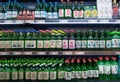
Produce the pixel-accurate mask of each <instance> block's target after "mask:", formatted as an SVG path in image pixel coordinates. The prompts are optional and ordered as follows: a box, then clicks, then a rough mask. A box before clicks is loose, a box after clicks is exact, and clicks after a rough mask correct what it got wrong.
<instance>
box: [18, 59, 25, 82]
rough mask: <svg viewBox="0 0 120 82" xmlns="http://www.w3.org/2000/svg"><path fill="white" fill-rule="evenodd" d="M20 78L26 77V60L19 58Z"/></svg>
mask: <svg viewBox="0 0 120 82" xmlns="http://www.w3.org/2000/svg"><path fill="white" fill-rule="evenodd" d="M18 62H19V63H18V76H19V77H18V79H19V80H23V79H24V65H23V64H24V60H23V59H22V60H21V59H19V60H18Z"/></svg>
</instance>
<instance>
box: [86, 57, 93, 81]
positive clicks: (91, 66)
mask: <svg viewBox="0 0 120 82" xmlns="http://www.w3.org/2000/svg"><path fill="white" fill-rule="evenodd" d="M87 74H88V78H89V79H92V78H93V76H94V70H93V65H92V59H91V58H88V64H87Z"/></svg>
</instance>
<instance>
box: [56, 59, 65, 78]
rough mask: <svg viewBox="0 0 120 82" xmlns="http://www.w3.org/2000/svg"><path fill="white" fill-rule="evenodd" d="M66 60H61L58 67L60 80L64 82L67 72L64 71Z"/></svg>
mask: <svg viewBox="0 0 120 82" xmlns="http://www.w3.org/2000/svg"><path fill="white" fill-rule="evenodd" d="M63 64H64V59H61V60H59V65H58V69H57V71H58V79H60V80H63V79H64V77H65V70H64V66H63Z"/></svg>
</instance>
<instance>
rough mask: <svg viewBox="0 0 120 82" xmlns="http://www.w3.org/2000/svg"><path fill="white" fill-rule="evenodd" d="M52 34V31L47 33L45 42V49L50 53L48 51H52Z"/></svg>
mask: <svg viewBox="0 0 120 82" xmlns="http://www.w3.org/2000/svg"><path fill="white" fill-rule="evenodd" d="M50 34H51V31H49V30H48V31H45V40H44V49H45V50H46V51H48V49H50V39H51V38H50Z"/></svg>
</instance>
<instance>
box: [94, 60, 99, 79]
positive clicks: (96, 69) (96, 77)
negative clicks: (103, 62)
mask: <svg viewBox="0 0 120 82" xmlns="http://www.w3.org/2000/svg"><path fill="white" fill-rule="evenodd" d="M93 61H94V62H93V77H94V79H98V78H99V68H98V60H97V59H96V58H94V59H93Z"/></svg>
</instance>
